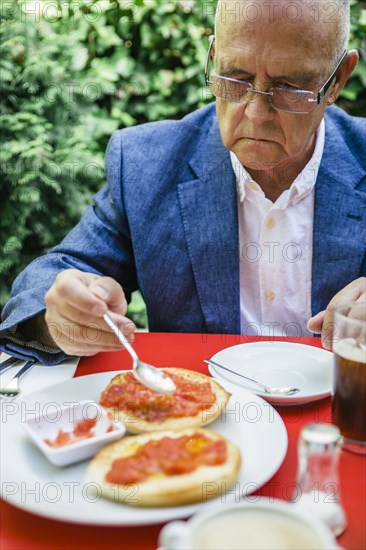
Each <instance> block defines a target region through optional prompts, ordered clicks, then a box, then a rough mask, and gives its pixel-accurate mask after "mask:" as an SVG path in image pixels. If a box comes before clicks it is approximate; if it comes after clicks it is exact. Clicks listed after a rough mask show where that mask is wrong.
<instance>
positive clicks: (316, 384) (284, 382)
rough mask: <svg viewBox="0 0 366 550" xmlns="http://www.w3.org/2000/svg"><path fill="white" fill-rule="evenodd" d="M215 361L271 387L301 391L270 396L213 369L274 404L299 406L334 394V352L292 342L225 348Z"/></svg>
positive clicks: (217, 375)
mask: <svg viewBox="0 0 366 550" xmlns="http://www.w3.org/2000/svg"><path fill="white" fill-rule="evenodd" d="M212 360H213V361H216V362H217V363H220V364H222V365H223V366H224V367H228V368H229V369H232V370H233V371H235V372H238V373H241V374H244V375H245V376H249V377H250V378H253V379H254V380H258V382H261V383H262V384H265V385H266V386H271V387H278V386H283V387H285V386H291V387H294V388H300V391H299V392H298V393H296V394H295V395H287V396H286V395H278V394H277V395H270V394H268V393H266V392H265V391H262V390H260V389H259V388H258V386H256V385H255V384H253V383H252V382H249V381H248V380H245V379H244V378H240V377H239V376H236V375H235V374H231V373H229V372H227V371H225V370H223V369H220V368H217V367H212V366H211V365H210V366H209V371H210V373H211V374H212V376H213V377H214V378H216V379H217V380H219V381H220V382H223V381H225V380H226V381H229V382H232V383H234V384H235V385H237V386H240V387H244V388H247V389H248V390H250V391H253V392H255V393H256V394H257V395H260V396H261V397H263V399H265V400H266V401H269V403H272V404H274V405H299V404H300V403H310V402H311V401H317V400H319V399H323V398H324V397H327V396H328V395H330V394H331V393H332V391H333V354H332V353H331V352H330V351H326V350H324V349H320V348H316V347H314V346H306V345H304V344H295V343H288V342H254V343H252V344H239V345H238V346H232V347H230V348H226V349H223V350H221V351H219V352H218V353H216V354H215V355H214V356H213V357H212Z"/></svg>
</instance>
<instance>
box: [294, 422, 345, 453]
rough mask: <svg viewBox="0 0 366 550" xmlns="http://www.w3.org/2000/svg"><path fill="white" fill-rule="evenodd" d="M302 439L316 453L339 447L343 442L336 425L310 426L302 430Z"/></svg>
mask: <svg viewBox="0 0 366 550" xmlns="http://www.w3.org/2000/svg"><path fill="white" fill-rule="evenodd" d="M301 439H302V441H303V443H305V445H306V446H309V447H311V448H312V449H313V450H314V451H323V450H325V449H329V448H332V447H338V445H340V443H341V441H342V436H341V433H340V431H339V428H338V427H337V426H335V425H334V424H320V423H319V424H316V423H313V424H308V425H307V426H305V427H304V428H303V429H302V432H301Z"/></svg>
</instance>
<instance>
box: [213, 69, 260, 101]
mask: <svg viewBox="0 0 366 550" xmlns="http://www.w3.org/2000/svg"><path fill="white" fill-rule="evenodd" d="M211 82H212V84H211V85H210V89H211V92H212V93H213V95H214V96H215V97H219V98H220V99H224V100H225V101H230V102H233V103H241V102H242V101H243V98H244V96H245V95H246V93H247V91H248V89H249V86H250V85H249V84H248V83H247V82H237V81H235V80H230V79H229V78H225V77H222V76H215V75H212V76H211Z"/></svg>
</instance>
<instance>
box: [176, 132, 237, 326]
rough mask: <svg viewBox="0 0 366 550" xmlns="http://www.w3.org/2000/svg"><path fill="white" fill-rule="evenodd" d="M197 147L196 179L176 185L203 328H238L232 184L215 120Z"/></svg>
mask: <svg viewBox="0 0 366 550" xmlns="http://www.w3.org/2000/svg"><path fill="white" fill-rule="evenodd" d="M197 151H198V152H197V154H196V155H195V156H194V158H192V160H191V163H190V166H191V168H192V169H193V171H194V173H195V175H196V176H197V178H196V179H192V180H189V181H184V182H181V183H179V184H178V197H179V204H180V210H181V215H182V219H183V225H184V232H185V238H186V241H187V246H188V251H189V255H190V260H191V263H192V269H193V273H194V278H195V283H196V287H197V292H198V296H199V300H200V303H201V307H202V311H203V314H204V317H205V321H206V325H207V330H208V332H217V333H219V332H221V333H240V296H239V292H240V286H239V244H238V220H237V199H236V184H235V175H234V172H233V170H232V167H231V161H230V155H229V152H228V150H227V149H226V148H225V147H224V146H223V144H222V141H221V137H220V132H219V128H218V124H217V121H216V122H215V123H214V124H213V126H212V128H211V131H210V133H209V135H208V137H207V141H206V144H205V146H204V147H198V148H197ZM200 151H201V152H200ZM202 151H203V153H202Z"/></svg>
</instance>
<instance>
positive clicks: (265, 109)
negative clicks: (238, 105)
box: [244, 89, 275, 120]
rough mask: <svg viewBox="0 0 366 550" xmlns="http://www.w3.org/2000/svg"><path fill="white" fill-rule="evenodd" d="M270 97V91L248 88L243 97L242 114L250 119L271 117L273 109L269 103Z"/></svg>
mask: <svg viewBox="0 0 366 550" xmlns="http://www.w3.org/2000/svg"><path fill="white" fill-rule="evenodd" d="M270 98H271V92H265V91H262V90H257V89H253V90H249V91H248V93H247V95H246V97H245V102H244V104H245V110H244V115H245V116H246V117H248V118H249V119H251V120H255V119H263V118H265V119H270V118H273V116H274V114H275V109H274V108H273V107H272V105H271V101H270Z"/></svg>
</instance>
